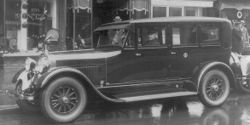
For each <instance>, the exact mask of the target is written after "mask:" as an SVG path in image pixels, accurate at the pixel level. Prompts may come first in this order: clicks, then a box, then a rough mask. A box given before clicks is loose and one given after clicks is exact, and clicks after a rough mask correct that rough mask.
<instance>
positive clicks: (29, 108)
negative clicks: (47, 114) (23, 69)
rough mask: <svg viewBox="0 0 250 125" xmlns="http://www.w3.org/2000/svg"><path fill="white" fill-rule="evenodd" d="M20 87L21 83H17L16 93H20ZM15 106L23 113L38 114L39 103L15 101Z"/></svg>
mask: <svg viewBox="0 0 250 125" xmlns="http://www.w3.org/2000/svg"><path fill="white" fill-rule="evenodd" d="M20 87H21V83H18V84H17V85H16V88H15V90H16V93H17V94H18V93H20V91H19V90H20V89H21V88H20ZM16 104H17V105H18V107H19V108H20V109H21V110H22V111H24V112H38V111H40V106H39V103H35V102H34V103H31V102H28V101H26V100H21V99H18V100H16Z"/></svg>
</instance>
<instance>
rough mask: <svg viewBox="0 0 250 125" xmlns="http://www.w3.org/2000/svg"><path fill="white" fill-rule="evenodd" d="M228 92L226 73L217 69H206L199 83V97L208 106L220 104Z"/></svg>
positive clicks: (228, 84)
mask: <svg viewBox="0 0 250 125" xmlns="http://www.w3.org/2000/svg"><path fill="white" fill-rule="evenodd" d="M229 93H230V83H229V79H228V77H227V75H226V74H225V73H224V72H222V71H221V70H218V69H212V70H209V71H207V72H206V73H205V74H204V75H203V76H202V79H201V83H200V85H199V97H200V100H201V101H202V102H203V104H205V105H207V106H209V107H215V106H220V105H222V104H223V103H224V102H225V100H226V99H227V97H228V95H229Z"/></svg>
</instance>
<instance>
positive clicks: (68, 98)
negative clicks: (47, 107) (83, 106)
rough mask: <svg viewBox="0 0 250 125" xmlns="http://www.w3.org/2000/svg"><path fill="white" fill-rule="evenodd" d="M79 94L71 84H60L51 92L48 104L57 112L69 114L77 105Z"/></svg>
mask: <svg viewBox="0 0 250 125" xmlns="http://www.w3.org/2000/svg"><path fill="white" fill-rule="evenodd" d="M79 100H80V96H79V93H78V91H77V89H76V88H74V87H72V86H68V85H67V86H60V87H58V88H57V89H55V91H53V92H52V94H51V98H50V104H51V108H52V110H53V111H55V112H56V113H57V114H69V113H71V112H72V111H74V110H75V109H76V108H77V107H78V105H79Z"/></svg>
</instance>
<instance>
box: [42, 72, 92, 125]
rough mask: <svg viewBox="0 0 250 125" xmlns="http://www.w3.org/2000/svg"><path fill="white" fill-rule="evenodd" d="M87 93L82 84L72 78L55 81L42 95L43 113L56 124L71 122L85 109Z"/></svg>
mask: <svg viewBox="0 0 250 125" xmlns="http://www.w3.org/2000/svg"><path fill="white" fill-rule="evenodd" d="M86 103H87V93H86V90H85V88H84V87H83V86H82V85H81V83H80V82H79V81H78V80H76V79H74V78H71V77H62V78H58V79H56V80H54V81H53V82H52V83H51V84H50V85H48V86H47V87H46V89H45V90H44V91H43V92H42V95H41V107H42V111H43V113H44V114H45V116H47V117H48V118H50V119H51V120H53V121H55V122H62V123H65V122H71V121H73V120H75V119H76V118H77V117H78V116H80V114H81V113H82V112H83V110H84V109H85V106H86Z"/></svg>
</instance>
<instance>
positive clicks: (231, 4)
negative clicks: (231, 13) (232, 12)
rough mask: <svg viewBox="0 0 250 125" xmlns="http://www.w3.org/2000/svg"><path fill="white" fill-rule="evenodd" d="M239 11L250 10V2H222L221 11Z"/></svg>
mask: <svg viewBox="0 0 250 125" xmlns="http://www.w3.org/2000/svg"><path fill="white" fill-rule="evenodd" d="M227 8H230V9H232V8H233V9H237V10H242V9H250V2H239V1H237V2H221V3H220V5H219V9H220V10H223V9H227Z"/></svg>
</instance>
